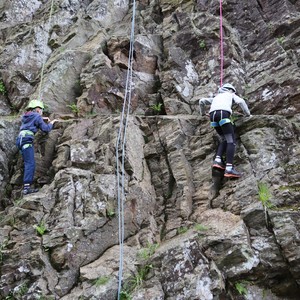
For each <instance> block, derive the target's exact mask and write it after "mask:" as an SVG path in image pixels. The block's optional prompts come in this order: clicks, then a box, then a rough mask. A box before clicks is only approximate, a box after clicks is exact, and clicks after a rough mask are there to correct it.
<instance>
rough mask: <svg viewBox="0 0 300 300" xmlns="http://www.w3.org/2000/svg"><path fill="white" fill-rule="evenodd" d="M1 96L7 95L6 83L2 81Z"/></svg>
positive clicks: (0, 86)
mask: <svg viewBox="0 0 300 300" xmlns="http://www.w3.org/2000/svg"><path fill="white" fill-rule="evenodd" d="M0 94H2V95H5V94H6V88H5V85H4V82H3V81H2V80H0Z"/></svg>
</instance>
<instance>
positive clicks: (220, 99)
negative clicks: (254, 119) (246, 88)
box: [199, 92, 251, 116]
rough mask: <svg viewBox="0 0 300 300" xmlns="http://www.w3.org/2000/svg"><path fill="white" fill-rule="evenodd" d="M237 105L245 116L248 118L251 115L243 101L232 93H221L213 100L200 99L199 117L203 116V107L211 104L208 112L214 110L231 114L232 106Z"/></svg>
mask: <svg viewBox="0 0 300 300" xmlns="http://www.w3.org/2000/svg"><path fill="white" fill-rule="evenodd" d="M233 102H234V103H237V104H239V106H240V107H241V108H242V110H243V112H244V114H245V115H247V116H250V115H251V113H250V111H249V108H248V106H247V104H246V102H245V100H244V99H243V98H241V97H239V96H237V95H236V94H234V93H231V92H222V93H219V94H218V95H216V96H215V97H214V98H202V99H200V101H199V105H200V114H201V116H204V115H205V105H208V104H211V106H210V110H209V112H210V113H211V112H212V111H215V110H226V111H228V112H230V113H232V109H231V107H232V104H233Z"/></svg>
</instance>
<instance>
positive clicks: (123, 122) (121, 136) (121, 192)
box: [116, 0, 136, 300]
mask: <svg viewBox="0 0 300 300" xmlns="http://www.w3.org/2000/svg"><path fill="white" fill-rule="evenodd" d="M135 10H136V9H135V0H133V7H132V22H131V34H130V48H129V54H128V70H127V78H126V88H125V97H124V101H123V109H122V114H121V119H120V128H119V133H118V139H117V143H116V163H117V195H118V216H119V246H120V250H119V255H120V260H119V283H118V300H120V296H121V290H122V280H123V260H124V255H123V252H124V202H125V146H126V132H127V126H128V119H129V113H130V104H131V91H132V64H133V52H134V48H133V46H134V24H135ZM119 149H121V153H122V159H121V168H120V166H119V160H120V158H119ZM120 177H121V179H120Z"/></svg>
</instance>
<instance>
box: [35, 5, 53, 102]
mask: <svg viewBox="0 0 300 300" xmlns="http://www.w3.org/2000/svg"><path fill="white" fill-rule="evenodd" d="M53 4H54V0H52V2H51V7H50V13H49V18H48V25H47V27H48V31H47V33H48V34H49V31H50V28H51V21H52V13H53ZM46 29H47V28H46ZM46 46H47V42H46V43H45V44H44V48H43V57H44V56H45V53H46ZM45 64H46V59H45V58H44V61H43V65H42V70H41V74H40V84H39V96H38V100H42V93H43V89H42V87H43V80H44V70H45Z"/></svg>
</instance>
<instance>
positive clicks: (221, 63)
mask: <svg viewBox="0 0 300 300" xmlns="http://www.w3.org/2000/svg"><path fill="white" fill-rule="evenodd" d="M223 67H224V48H223V9H222V0H220V68H221V70H220V86H222V85H223Z"/></svg>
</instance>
